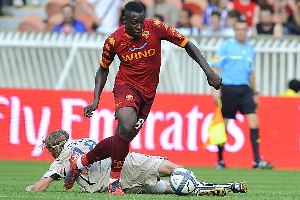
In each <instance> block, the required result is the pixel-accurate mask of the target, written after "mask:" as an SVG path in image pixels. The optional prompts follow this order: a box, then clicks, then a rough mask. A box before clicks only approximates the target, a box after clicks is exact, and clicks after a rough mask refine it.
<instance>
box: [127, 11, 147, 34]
mask: <svg viewBox="0 0 300 200" xmlns="http://www.w3.org/2000/svg"><path fill="white" fill-rule="evenodd" d="M144 21H145V13H135V12H131V13H129V14H128V15H126V16H125V20H124V23H125V29H126V33H127V34H128V35H130V36H132V37H134V38H139V37H140V36H141V35H142V30H143V28H144Z"/></svg>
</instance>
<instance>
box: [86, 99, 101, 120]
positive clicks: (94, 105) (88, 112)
mask: <svg viewBox="0 0 300 200" xmlns="http://www.w3.org/2000/svg"><path fill="white" fill-rule="evenodd" d="M97 108H98V103H97V102H95V101H93V102H92V103H91V104H89V105H87V106H86V107H85V108H84V117H85V118H87V117H92V116H93V111H95V110H96V109H97Z"/></svg>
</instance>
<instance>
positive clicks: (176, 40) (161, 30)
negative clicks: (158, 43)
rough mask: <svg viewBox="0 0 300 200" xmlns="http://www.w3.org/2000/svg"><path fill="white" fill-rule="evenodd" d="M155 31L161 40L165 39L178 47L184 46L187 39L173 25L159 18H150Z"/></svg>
mask: <svg viewBox="0 0 300 200" xmlns="http://www.w3.org/2000/svg"><path fill="white" fill-rule="evenodd" d="M152 23H153V25H152V26H153V27H154V30H155V32H156V33H157V34H158V37H159V38H160V39H162V40H167V41H169V42H171V43H173V44H175V45H177V46H179V47H185V45H186V43H187V42H188V41H189V40H188V39H187V38H186V37H184V35H182V34H181V33H179V32H178V31H176V30H175V29H174V28H173V27H171V26H168V25H167V24H166V23H164V22H161V21H159V20H152Z"/></svg>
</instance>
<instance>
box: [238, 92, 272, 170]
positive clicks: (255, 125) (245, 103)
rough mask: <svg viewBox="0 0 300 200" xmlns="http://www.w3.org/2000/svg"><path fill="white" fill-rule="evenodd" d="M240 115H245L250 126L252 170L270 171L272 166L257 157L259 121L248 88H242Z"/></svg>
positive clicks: (251, 94)
mask: <svg viewBox="0 0 300 200" xmlns="http://www.w3.org/2000/svg"><path fill="white" fill-rule="evenodd" d="M240 103H241V109H240V111H241V113H242V114H245V115H247V119H248V123H249V126H250V140H251V144H252V150H253V155H254V162H253V168H261V169H271V168H273V166H274V164H272V163H268V162H266V161H263V160H262V159H261V158H260V155H259V142H260V139H259V121H258V117H257V114H256V105H255V102H254V99H253V92H252V90H251V88H250V87H249V86H244V87H243V97H242V99H241V102H240Z"/></svg>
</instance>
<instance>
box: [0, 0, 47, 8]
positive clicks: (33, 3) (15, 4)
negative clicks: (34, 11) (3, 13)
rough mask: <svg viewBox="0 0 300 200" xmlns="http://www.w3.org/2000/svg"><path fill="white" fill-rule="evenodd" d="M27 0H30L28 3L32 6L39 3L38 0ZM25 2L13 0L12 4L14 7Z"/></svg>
mask: <svg viewBox="0 0 300 200" xmlns="http://www.w3.org/2000/svg"><path fill="white" fill-rule="evenodd" d="M1 1H2V0H1ZM29 2H30V5H32V6H38V5H40V3H41V2H40V0H31V1H29ZM25 4H27V3H26V1H25V0H13V5H14V6H16V7H22V6H24V5H25Z"/></svg>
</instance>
